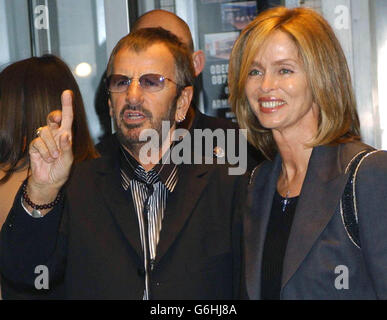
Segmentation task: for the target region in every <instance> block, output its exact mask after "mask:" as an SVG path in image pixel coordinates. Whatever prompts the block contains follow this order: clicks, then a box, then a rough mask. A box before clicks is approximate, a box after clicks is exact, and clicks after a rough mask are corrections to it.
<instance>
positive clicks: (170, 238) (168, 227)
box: [156, 164, 209, 264]
mask: <svg viewBox="0 0 387 320" xmlns="http://www.w3.org/2000/svg"><path fill="white" fill-rule="evenodd" d="M178 175H179V181H178V183H177V185H176V188H175V190H174V191H173V192H172V193H171V194H170V195H169V196H168V201H167V208H166V211H165V214H164V219H163V226H162V229H161V233H160V240H159V243H158V246H157V254H156V264H157V263H158V262H159V261H160V260H161V259H162V257H163V256H164V255H165V253H166V252H167V251H168V249H169V248H170V246H171V245H172V244H173V242H174V241H175V240H176V238H177V236H178V235H179V233H180V232H181V230H182V229H183V227H184V225H185V223H186V221H187V219H188V218H189V217H190V215H191V214H192V212H193V210H194V209H195V206H196V204H197V202H198V200H199V199H200V196H201V194H202V192H203V190H204V189H205V187H206V185H207V184H208V180H207V179H208V176H209V174H208V168H207V167H206V166H203V165H184V164H183V165H180V166H179V171H178Z"/></svg>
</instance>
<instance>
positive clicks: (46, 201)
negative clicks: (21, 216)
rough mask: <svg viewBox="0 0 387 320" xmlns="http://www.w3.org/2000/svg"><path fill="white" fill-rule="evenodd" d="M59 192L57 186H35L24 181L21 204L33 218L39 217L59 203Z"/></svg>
mask: <svg viewBox="0 0 387 320" xmlns="http://www.w3.org/2000/svg"><path fill="white" fill-rule="evenodd" d="M59 192H60V189H58V188H55V187H52V186H48V187H47V186H43V187H37V186H36V185H34V184H33V183H30V182H29V181H26V182H24V183H23V186H22V206H23V208H24V209H25V210H26V211H27V212H28V213H29V214H30V215H31V216H33V217H34V218H41V217H43V216H44V215H45V214H46V213H48V212H49V211H50V210H51V209H52V208H53V207H54V206H56V205H57V204H58V203H59V201H60V199H61V195H60V193H59Z"/></svg>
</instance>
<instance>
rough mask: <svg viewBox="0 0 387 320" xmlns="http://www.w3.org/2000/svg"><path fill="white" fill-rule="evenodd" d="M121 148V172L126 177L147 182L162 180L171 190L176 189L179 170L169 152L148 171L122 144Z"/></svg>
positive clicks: (169, 150) (152, 182)
mask: <svg viewBox="0 0 387 320" xmlns="http://www.w3.org/2000/svg"><path fill="white" fill-rule="evenodd" d="M173 146H174V145H172V146H171V148H169V149H168V151H167V153H170V152H171V149H172V148H173ZM120 150H121V152H120V167H121V172H122V173H124V174H125V176H126V178H128V179H130V180H133V179H135V180H138V181H140V182H142V183H145V184H154V183H157V182H158V181H161V182H162V183H163V184H164V185H165V186H166V187H167V189H168V190H169V191H170V192H172V191H173V190H174V188H175V186H176V183H177V172H178V170H177V165H176V164H173V163H171V161H170V157H169V156H168V154H165V155H164V156H163V158H162V159H161V160H160V162H159V163H158V164H156V166H155V167H153V168H152V169H151V170H149V171H148V172H147V171H145V169H144V168H143V167H142V165H141V164H140V163H138V161H137V160H136V159H135V158H134V157H132V155H131V154H130V153H129V152H128V151H126V150H125V148H124V147H123V146H122V145H121V146H120ZM163 159H168V160H169V161H164V162H163V161H162V160H163Z"/></svg>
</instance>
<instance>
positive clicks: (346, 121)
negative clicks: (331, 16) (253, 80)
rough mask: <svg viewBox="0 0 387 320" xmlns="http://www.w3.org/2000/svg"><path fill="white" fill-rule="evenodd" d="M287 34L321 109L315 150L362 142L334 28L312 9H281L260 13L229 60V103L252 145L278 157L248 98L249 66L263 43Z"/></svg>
mask: <svg viewBox="0 0 387 320" xmlns="http://www.w3.org/2000/svg"><path fill="white" fill-rule="evenodd" d="M277 30H279V31H282V32H284V33H286V34H288V35H289V36H290V38H291V39H292V40H293V41H294V43H295V44H296V46H297V48H298V51H299V55H300V57H301V59H302V62H303V66H304V68H305V72H306V75H307V80H308V83H309V86H310V88H311V90H312V95H313V101H314V102H315V103H316V104H317V106H318V107H319V110H320V112H319V122H318V131H317V134H316V136H315V138H314V140H313V141H312V142H311V146H317V145H328V144H337V143H342V142H346V141H350V140H355V139H360V125H359V118H358V115H357V112H356V101H355V97H354V93H353V89H352V83H351V76H350V72H349V69H348V66H347V62H346V59H345V56H344V53H343V50H342V48H341V46H340V43H339V41H338V40H337V38H336V36H335V34H334V32H333V30H332V28H331V27H330V25H329V24H328V22H327V21H326V20H325V19H324V18H323V17H322V16H321V15H319V14H318V13H317V12H315V11H313V10H311V9H307V8H295V9H288V8H285V7H277V8H273V9H269V10H266V11H264V12H262V13H261V14H259V15H258V16H257V17H256V18H255V19H254V20H253V21H252V22H251V23H250V24H249V25H248V26H247V27H246V28H245V29H244V30H243V31H242V33H241V34H240V36H239V38H238V39H237V41H236V43H235V45H234V47H233V50H232V53H231V57H230V66H229V79H228V81H229V89H230V104H231V107H232V110H233V111H234V112H235V114H236V116H237V119H238V122H239V125H240V127H241V128H245V129H247V137H248V140H249V142H250V143H251V144H252V145H253V146H255V147H256V148H258V149H260V150H261V151H262V153H263V154H264V155H265V156H266V157H267V158H268V159H273V157H274V155H275V153H276V144H275V142H274V139H273V135H272V132H271V130H269V129H265V128H263V127H262V126H261V125H260V123H259V121H258V119H257V117H256V116H255V114H254V113H253V111H252V110H251V108H250V106H249V103H248V101H247V97H246V94H245V84H246V80H247V76H248V72H249V68H250V66H251V64H252V62H253V60H254V58H255V56H256V54H257V52H258V51H259V49H260V48H261V47H262V45H263V44H264V42H265V41H266V40H267V39H268V38H269V37H270V36H271V35H272V34H273V33H274V32H275V31H277Z"/></svg>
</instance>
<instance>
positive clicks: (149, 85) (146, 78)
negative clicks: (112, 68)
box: [106, 73, 179, 92]
mask: <svg viewBox="0 0 387 320" xmlns="http://www.w3.org/2000/svg"><path fill="white" fill-rule="evenodd" d="M133 79H136V78H129V77H127V76H124V75H122V74H112V75H110V76H109V77H108V78H106V87H107V89H108V90H109V91H110V92H125V91H126V90H128V88H129V86H130V84H131V83H132V81H133ZM165 80H168V81H171V82H173V83H174V84H175V85H176V86H178V87H179V85H178V84H177V83H176V82H175V81H173V80H171V79H168V78H166V77H164V76H162V75H161V74H154V73H147V74H143V75H142V76H141V77H140V78H138V83H139V84H140V87H141V88H142V89H143V90H144V91H147V92H157V91H160V90H162V89H164V87H165Z"/></svg>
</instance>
